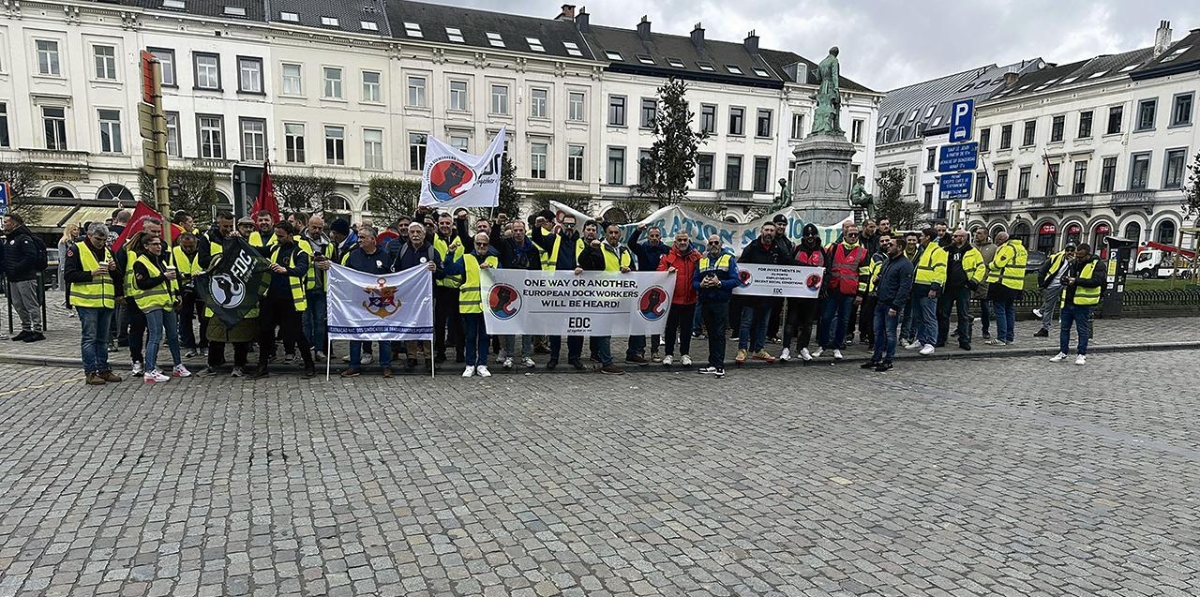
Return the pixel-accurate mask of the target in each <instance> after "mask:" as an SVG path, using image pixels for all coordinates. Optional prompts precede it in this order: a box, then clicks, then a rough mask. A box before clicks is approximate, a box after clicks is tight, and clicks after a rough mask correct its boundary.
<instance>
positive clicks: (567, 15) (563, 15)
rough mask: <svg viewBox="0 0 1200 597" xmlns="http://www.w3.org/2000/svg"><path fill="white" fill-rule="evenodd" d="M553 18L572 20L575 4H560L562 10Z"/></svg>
mask: <svg viewBox="0 0 1200 597" xmlns="http://www.w3.org/2000/svg"><path fill="white" fill-rule="evenodd" d="M554 20H556V21H574V20H575V5H574V4H564V5H562V12H559V13H558V16H557V17H554Z"/></svg>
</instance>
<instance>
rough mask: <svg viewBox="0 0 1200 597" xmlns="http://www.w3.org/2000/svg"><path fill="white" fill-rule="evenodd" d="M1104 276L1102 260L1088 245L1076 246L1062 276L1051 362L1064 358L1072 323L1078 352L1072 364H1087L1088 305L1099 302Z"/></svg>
mask: <svg viewBox="0 0 1200 597" xmlns="http://www.w3.org/2000/svg"><path fill="white" fill-rule="evenodd" d="M1104 279H1105V266H1104V261H1103V260H1101V259H1097V258H1096V256H1095V255H1093V254H1092V247H1091V246H1090V245H1088V244H1086V243H1084V244H1081V245H1079V248H1078V249H1076V251H1075V258H1074V259H1072V260H1071V264H1070V265H1069V266H1067V274H1066V276H1064V277H1063V294H1062V307H1061V308H1062V324H1061V327H1062V329H1061V330H1060V333H1059V336H1058V354H1057V355H1055V356H1054V358H1052V359H1050V361H1051V362H1054V363H1057V362H1059V361H1062V360H1063V359H1065V358H1067V351H1068V350H1070V348H1071V326H1072V325H1074V326H1075V329H1076V330H1077V331H1078V332H1079V348H1078V353H1079V354H1078V355H1077V356H1076V357H1075V364H1076V365H1086V364H1087V348H1088V337H1089V336H1091V318H1092V308H1094V307H1095V306H1096V305H1099V304H1100V296H1101V295H1102V294H1103V293H1104Z"/></svg>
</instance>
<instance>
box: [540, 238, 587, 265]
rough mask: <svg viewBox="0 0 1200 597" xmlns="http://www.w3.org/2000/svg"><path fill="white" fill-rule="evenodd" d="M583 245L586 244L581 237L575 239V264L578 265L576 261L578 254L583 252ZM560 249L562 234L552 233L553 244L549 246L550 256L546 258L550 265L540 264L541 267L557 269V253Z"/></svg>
mask: <svg viewBox="0 0 1200 597" xmlns="http://www.w3.org/2000/svg"><path fill="white" fill-rule="evenodd" d="M585 246H587V245H586V244H585V243H584V242H583V239H582V238H577V239H575V263H576V265H578V263H579V254H580V253H582V252H583V248H584V247H585ZM561 250H562V235H561V234H555V235H554V246H553V247H552V248H551V250H550V258H549V259H548V260H547V261H548V262H549V263H550V265H549V266H542V269H548V270H550V271H554V270H556V269H558V253H559V251H561Z"/></svg>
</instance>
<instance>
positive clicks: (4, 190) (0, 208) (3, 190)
mask: <svg viewBox="0 0 1200 597" xmlns="http://www.w3.org/2000/svg"><path fill="white" fill-rule="evenodd" d="M8 190H9V186H8V183H7V182H0V214H6V213H8Z"/></svg>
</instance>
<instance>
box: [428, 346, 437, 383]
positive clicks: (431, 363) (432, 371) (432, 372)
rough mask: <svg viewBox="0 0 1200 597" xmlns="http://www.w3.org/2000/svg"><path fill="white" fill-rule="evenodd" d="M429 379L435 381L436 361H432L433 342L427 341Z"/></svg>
mask: <svg viewBox="0 0 1200 597" xmlns="http://www.w3.org/2000/svg"><path fill="white" fill-rule="evenodd" d="M429 377H430V378H431V379H437V361H435V360H434V359H433V340H432V339H430V340H429Z"/></svg>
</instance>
